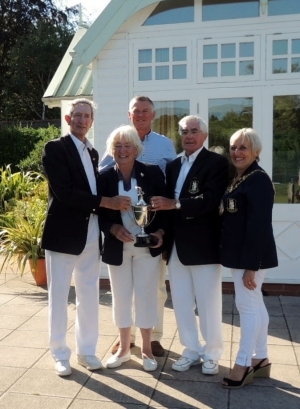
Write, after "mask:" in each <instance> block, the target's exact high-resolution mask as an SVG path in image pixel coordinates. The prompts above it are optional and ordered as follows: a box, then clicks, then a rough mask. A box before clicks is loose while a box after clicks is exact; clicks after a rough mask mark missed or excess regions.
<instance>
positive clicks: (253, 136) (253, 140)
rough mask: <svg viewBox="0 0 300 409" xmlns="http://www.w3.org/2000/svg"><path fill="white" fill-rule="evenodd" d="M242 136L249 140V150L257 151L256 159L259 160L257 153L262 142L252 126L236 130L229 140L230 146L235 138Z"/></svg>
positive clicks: (260, 149) (259, 151) (258, 153)
mask: <svg viewBox="0 0 300 409" xmlns="http://www.w3.org/2000/svg"><path fill="white" fill-rule="evenodd" d="M240 136H241V137H242V139H243V140H246V141H248V142H250V145H251V151H252V152H257V157H256V161H257V162H259V155H260V153H261V151H262V143H261V139H260V137H259V136H258V134H257V133H256V132H255V130H254V129H252V128H242V129H239V130H238V131H236V132H235V133H234V134H233V135H232V136H231V137H230V140H229V144H230V146H231V145H232V144H233V143H234V141H235V140H237V139H238V138H239V137H240Z"/></svg>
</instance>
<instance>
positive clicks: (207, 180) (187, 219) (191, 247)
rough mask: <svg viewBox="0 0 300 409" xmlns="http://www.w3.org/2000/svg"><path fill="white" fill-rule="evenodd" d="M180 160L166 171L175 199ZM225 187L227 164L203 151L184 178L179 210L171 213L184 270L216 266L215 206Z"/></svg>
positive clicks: (216, 226) (221, 157) (218, 221)
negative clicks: (186, 268)
mask: <svg viewBox="0 0 300 409" xmlns="http://www.w3.org/2000/svg"><path fill="white" fill-rule="evenodd" d="M180 168H181V157H179V158H177V159H175V160H174V161H173V162H171V163H169V164H168V165H167V168H166V180H167V189H168V195H169V197H171V198H174V192H175V187H176V182H177V179H178V175H179V172H180ZM227 184H228V161H227V159H226V158H225V157H224V156H222V155H219V154H217V153H214V152H210V151H208V150H207V149H205V148H204V147H203V148H202V150H201V152H200V153H199V155H198V156H197V158H196V160H195V162H194V163H193V165H192V167H191V169H190V170H189V173H188V174H187V176H186V179H185V181H184V184H183V186H182V189H181V192H180V196H179V199H180V203H181V209H179V210H172V211H171V212H172V213H173V223H172V224H173V238H172V240H170V241H169V245H168V255H170V253H171V249H172V246H173V243H174V240H175V243H176V249H177V254H178V258H179V260H180V261H181V263H182V264H184V265H186V266H191V265H202V264H216V263H219V262H220V259H219V241H220V218H219V216H218V206H219V204H220V200H221V198H222V195H223V194H224V191H225V189H226V186H227Z"/></svg>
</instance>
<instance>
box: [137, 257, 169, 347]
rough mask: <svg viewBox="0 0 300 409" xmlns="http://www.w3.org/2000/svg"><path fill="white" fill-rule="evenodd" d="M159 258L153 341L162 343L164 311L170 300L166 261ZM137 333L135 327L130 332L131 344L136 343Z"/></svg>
mask: <svg viewBox="0 0 300 409" xmlns="http://www.w3.org/2000/svg"><path fill="white" fill-rule="evenodd" d="M157 258H159V271H158V273H159V275H158V289H157V324H156V325H155V327H153V330H152V334H151V341H159V342H160V341H161V339H162V336H163V327H164V309H165V303H166V300H167V298H168V294H167V288H166V271H167V266H166V261H165V260H163V259H162V257H161V256H158V257H157ZM135 332H136V327H135V326H134V325H133V326H132V327H131V331H130V342H135Z"/></svg>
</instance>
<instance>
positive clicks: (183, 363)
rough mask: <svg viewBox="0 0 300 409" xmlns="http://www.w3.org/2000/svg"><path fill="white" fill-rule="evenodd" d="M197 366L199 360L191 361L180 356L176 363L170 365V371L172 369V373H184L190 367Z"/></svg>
mask: <svg viewBox="0 0 300 409" xmlns="http://www.w3.org/2000/svg"><path fill="white" fill-rule="evenodd" d="M198 364H200V359H197V360H196V361H195V360H193V359H190V358H186V357H184V356H182V357H180V358H179V359H178V361H176V362H174V364H173V365H172V369H174V371H179V372H184V371H187V370H188V369H190V367H191V366H193V365H198Z"/></svg>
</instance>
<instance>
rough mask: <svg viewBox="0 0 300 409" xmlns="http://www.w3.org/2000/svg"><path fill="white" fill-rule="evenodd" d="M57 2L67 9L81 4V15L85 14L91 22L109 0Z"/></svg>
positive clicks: (65, 0)
mask: <svg viewBox="0 0 300 409" xmlns="http://www.w3.org/2000/svg"><path fill="white" fill-rule="evenodd" d="M57 2H58V3H60V4H62V6H67V7H72V6H74V5H75V4H79V3H81V5H82V11H83V15H85V14H87V16H88V17H89V20H90V21H91V22H93V21H94V20H95V19H96V18H97V17H98V16H99V14H100V12H101V11H102V10H103V9H104V8H105V7H106V5H107V4H108V3H109V2H110V0H81V1H80V0H57Z"/></svg>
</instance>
